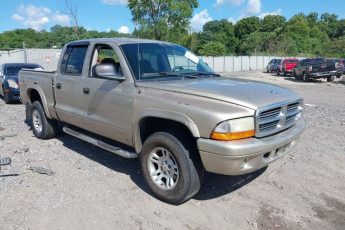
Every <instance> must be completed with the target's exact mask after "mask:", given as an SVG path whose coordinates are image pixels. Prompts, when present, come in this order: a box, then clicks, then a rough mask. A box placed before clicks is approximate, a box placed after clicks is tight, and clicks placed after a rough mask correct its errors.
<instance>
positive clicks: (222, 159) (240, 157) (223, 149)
mask: <svg viewBox="0 0 345 230" xmlns="http://www.w3.org/2000/svg"><path fill="white" fill-rule="evenodd" d="M304 129H305V123H304V120H303V119H301V120H300V121H299V122H298V123H297V124H296V125H294V126H292V127H291V128H289V129H287V130H285V131H283V132H280V133H278V134H274V135H271V136H269V137H264V138H248V139H243V140H237V141H228V142H222V141H215V140H210V139H203V138H200V139H199V140H198V147H199V152H200V156H201V160H202V163H203V165H204V168H205V169H206V170H207V171H209V172H213V173H219V174H225V175H241V174H246V173H250V172H254V171H256V170H258V169H260V168H263V167H265V166H267V165H268V164H270V163H271V162H273V161H275V160H277V159H279V158H280V157H282V156H283V155H285V154H286V153H288V152H289V151H290V150H291V149H293V147H295V146H296V140H297V139H298V138H299V136H300V135H301V133H302V132H303V131H304Z"/></svg>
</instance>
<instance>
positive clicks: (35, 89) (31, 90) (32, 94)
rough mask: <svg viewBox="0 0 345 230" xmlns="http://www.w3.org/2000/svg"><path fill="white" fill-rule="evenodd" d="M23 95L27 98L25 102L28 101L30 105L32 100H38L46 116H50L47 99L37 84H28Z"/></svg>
mask: <svg viewBox="0 0 345 230" xmlns="http://www.w3.org/2000/svg"><path fill="white" fill-rule="evenodd" d="M25 96H26V98H27V100H26V103H29V104H30V106H31V105H32V103H33V102H34V101H40V102H41V104H42V107H43V110H44V112H45V114H46V116H47V118H49V119H51V118H52V117H51V115H50V113H49V110H48V105H47V99H46V97H45V96H44V93H43V90H42V89H41V88H40V87H39V86H38V85H30V86H28V87H27V89H26V95H25Z"/></svg>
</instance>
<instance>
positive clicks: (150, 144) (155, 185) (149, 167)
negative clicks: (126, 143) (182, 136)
mask: <svg viewBox="0 0 345 230" xmlns="http://www.w3.org/2000/svg"><path fill="white" fill-rule="evenodd" d="M190 154H191V155H192V154H193V153H190V152H189V151H188V150H187V149H186V147H185V146H184V145H183V144H182V143H181V142H180V141H179V140H178V139H177V138H176V137H174V136H173V135H171V134H169V133H166V132H157V133H154V134H152V135H151V136H149V137H148V138H147V139H146V141H145V142H144V145H143V148H142V152H141V155H140V165H141V169H142V173H143V176H144V179H145V181H146V183H147V185H148V187H149V188H150V190H151V191H152V192H153V194H154V195H155V196H156V197H157V198H158V199H160V200H162V201H164V202H167V203H170V204H175V205H177V204H181V203H183V202H184V201H186V200H188V199H190V198H191V197H192V196H194V195H195V194H196V193H197V192H198V191H199V189H200V187H201V184H202V177H203V173H200V172H201V171H203V170H201V168H202V166H201V165H200V164H198V162H196V161H195V160H194V161H193V160H192V159H191V158H192V156H191V155H190ZM172 169H173V170H172Z"/></svg>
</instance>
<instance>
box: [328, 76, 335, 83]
mask: <svg viewBox="0 0 345 230" xmlns="http://www.w3.org/2000/svg"><path fill="white" fill-rule="evenodd" d="M334 78H335V77H334V75H332V76H328V77H327V82H332V81H334Z"/></svg>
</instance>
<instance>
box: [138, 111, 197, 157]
mask: <svg viewBox="0 0 345 230" xmlns="http://www.w3.org/2000/svg"><path fill="white" fill-rule="evenodd" d="M152 124H154V127H153V126H150V125H152ZM133 127H134V129H133V132H134V133H133V137H134V138H133V142H134V146H135V150H136V152H137V153H140V152H141V148H142V145H143V143H144V141H145V140H146V138H147V137H148V136H149V135H150V134H152V133H153V132H156V131H172V130H173V129H174V130H175V129H176V130H180V131H181V130H183V131H186V132H187V131H188V136H189V137H193V138H194V139H196V138H199V137H200V133H199V130H198V128H197V126H196V124H195V123H194V121H193V120H192V119H191V118H190V117H188V116H186V115H185V114H181V113H178V112H175V111H166V110H156V109H148V110H145V111H143V112H141V113H140V114H139V115H138V116H137V119H135V122H134V126H133Z"/></svg>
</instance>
